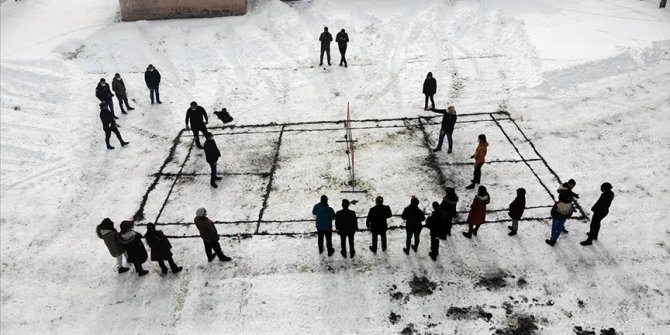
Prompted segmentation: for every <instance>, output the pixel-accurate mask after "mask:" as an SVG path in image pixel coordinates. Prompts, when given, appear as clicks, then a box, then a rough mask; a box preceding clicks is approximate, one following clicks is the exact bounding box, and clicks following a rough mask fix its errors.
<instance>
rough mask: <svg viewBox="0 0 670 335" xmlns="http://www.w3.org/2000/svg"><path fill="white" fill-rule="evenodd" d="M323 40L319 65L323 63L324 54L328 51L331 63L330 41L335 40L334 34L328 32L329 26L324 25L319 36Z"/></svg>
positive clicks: (327, 54)
mask: <svg viewBox="0 0 670 335" xmlns="http://www.w3.org/2000/svg"><path fill="white" fill-rule="evenodd" d="M319 41H321V57H320V58H319V66H322V65H323V54H324V53H326V56H327V59H328V65H330V42H332V41H333V35H331V34H330V33H329V32H328V27H323V32H322V33H321V35H320V36H319Z"/></svg>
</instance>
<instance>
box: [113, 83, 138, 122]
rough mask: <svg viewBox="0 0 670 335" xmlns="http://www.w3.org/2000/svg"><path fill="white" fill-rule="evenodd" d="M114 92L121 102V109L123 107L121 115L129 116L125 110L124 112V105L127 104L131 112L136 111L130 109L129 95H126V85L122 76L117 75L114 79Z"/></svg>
mask: <svg viewBox="0 0 670 335" xmlns="http://www.w3.org/2000/svg"><path fill="white" fill-rule="evenodd" d="M112 91H114V94H116V99H117V100H119V107H121V113H123V114H128V113H126V111H125V110H123V103H124V102H125V103H126V108H128V110H129V111H131V110H133V109H135V108H133V107H130V105H129V104H128V95H127V94H126V84H124V83H123V79H121V75H120V74H118V73H117V74H115V75H114V79H112Z"/></svg>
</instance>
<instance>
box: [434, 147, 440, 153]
mask: <svg viewBox="0 0 670 335" xmlns="http://www.w3.org/2000/svg"><path fill="white" fill-rule="evenodd" d="M438 151H442V148H435V149H433V152H438Z"/></svg>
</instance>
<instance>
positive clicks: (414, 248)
mask: <svg viewBox="0 0 670 335" xmlns="http://www.w3.org/2000/svg"><path fill="white" fill-rule="evenodd" d="M417 249H419V246H418V245H416V244H415V245H413V246H412V250H414V252H416V250H417Z"/></svg>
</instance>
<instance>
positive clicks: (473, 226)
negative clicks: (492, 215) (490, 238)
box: [463, 186, 491, 238]
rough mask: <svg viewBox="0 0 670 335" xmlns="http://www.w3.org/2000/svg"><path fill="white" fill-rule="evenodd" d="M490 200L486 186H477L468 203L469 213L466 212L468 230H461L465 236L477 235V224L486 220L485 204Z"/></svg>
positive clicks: (479, 224)
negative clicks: (470, 202)
mask: <svg viewBox="0 0 670 335" xmlns="http://www.w3.org/2000/svg"><path fill="white" fill-rule="evenodd" d="M489 202H491V197H490V196H489V192H488V191H487V190H486V187H484V186H479V189H478V190H477V195H476V196H475V199H474V200H472V205H470V213H468V219H467V220H466V221H467V223H468V231H467V232H463V236H465V237H467V238H472V235H475V236H477V231H479V226H481V224H482V223H484V221H485V220H486V205H487V204H488V203H489Z"/></svg>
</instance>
